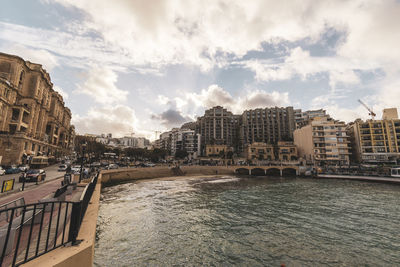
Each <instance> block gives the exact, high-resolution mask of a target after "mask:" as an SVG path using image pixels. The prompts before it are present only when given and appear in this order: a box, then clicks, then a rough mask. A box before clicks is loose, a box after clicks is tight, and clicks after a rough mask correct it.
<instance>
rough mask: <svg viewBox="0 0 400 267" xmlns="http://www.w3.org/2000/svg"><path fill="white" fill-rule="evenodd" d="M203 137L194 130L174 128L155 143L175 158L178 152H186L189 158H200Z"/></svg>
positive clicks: (162, 134)
mask: <svg viewBox="0 0 400 267" xmlns="http://www.w3.org/2000/svg"><path fill="white" fill-rule="evenodd" d="M200 145H201V136H200V134H196V132H195V131H194V130H190V129H183V128H173V129H172V130H171V131H169V132H164V133H161V135H160V139H158V140H156V141H155V147H157V148H161V149H166V150H168V151H170V153H171V155H172V156H174V155H175V153H176V152H177V151H178V150H184V151H186V152H187V153H188V156H189V158H196V157H197V156H199V151H200Z"/></svg>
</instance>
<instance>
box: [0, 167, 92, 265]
mask: <svg viewBox="0 0 400 267" xmlns="http://www.w3.org/2000/svg"><path fill="white" fill-rule="evenodd" d="M97 177H98V174H97V175H95V176H94V177H93V178H92V179H91V181H90V183H88V184H87V185H86V187H85V189H84V191H83V193H82V196H81V198H80V200H79V201H78V202H72V201H49V202H40V203H34V204H28V205H19V206H13V207H9V206H5V207H4V206H3V207H4V208H3V209H1V210H0V266H19V265H21V264H23V263H25V262H28V261H30V260H32V259H35V258H37V257H39V256H41V255H43V254H45V253H47V252H50V251H52V250H54V249H56V248H58V247H60V246H63V245H66V244H68V243H71V244H72V245H76V244H78V243H79V242H78V241H77V236H78V233H79V229H80V226H81V223H82V220H83V217H84V216H85V212H86V209H87V207H88V205H89V201H90V199H91V197H92V194H93V192H94V190H95V188H96V184H97ZM19 204H20V203H19Z"/></svg>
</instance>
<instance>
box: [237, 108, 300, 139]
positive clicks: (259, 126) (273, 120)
mask: <svg viewBox="0 0 400 267" xmlns="http://www.w3.org/2000/svg"><path fill="white" fill-rule="evenodd" d="M294 129H295V121H294V111H293V107H286V108H280V107H274V108H264V109H261V108H259V109H253V110H246V111H244V112H243V114H242V137H243V143H244V144H245V145H246V144H252V143H253V142H264V143H270V144H277V142H278V141H289V140H293V131H294Z"/></svg>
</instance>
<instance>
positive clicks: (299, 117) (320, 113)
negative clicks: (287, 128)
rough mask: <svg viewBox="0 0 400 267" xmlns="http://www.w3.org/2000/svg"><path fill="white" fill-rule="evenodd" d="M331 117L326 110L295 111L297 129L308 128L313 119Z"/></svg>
mask: <svg viewBox="0 0 400 267" xmlns="http://www.w3.org/2000/svg"><path fill="white" fill-rule="evenodd" d="M325 116H329V115H327V114H326V110H324V109H316V110H307V111H304V112H303V111H301V109H295V110H294V120H295V123H296V129H299V128H301V127H303V126H306V125H307V124H308V123H309V122H310V121H311V120H312V119H313V118H316V117H325Z"/></svg>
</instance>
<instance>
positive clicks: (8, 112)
mask: <svg viewBox="0 0 400 267" xmlns="http://www.w3.org/2000/svg"><path fill="white" fill-rule="evenodd" d="M74 136H75V128H74V127H73V126H72V125H71V111H70V110H69V109H68V108H67V107H65V103H64V100H63V98H62V96H61V95H60V94H59V93H57V92H56V91H55V90H54V88H53V83H52V82H51V80H50V75H49V74H48V73H47V72H46V70H44V69H43V68H42V66H41V65H39V64H35V63H31V62H29V61H25V60H23V59H22V58H20V57H18V56H13V55H8V54H4V53H0V161H1V162H0V163H1V164H3V165H10V164H19V163H24V162H26V161H27V158H28V156H33V155H47V156H54V157H60V156H65V155H69V154H71V152H72V149H73V142H74Z"/></svg>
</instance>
